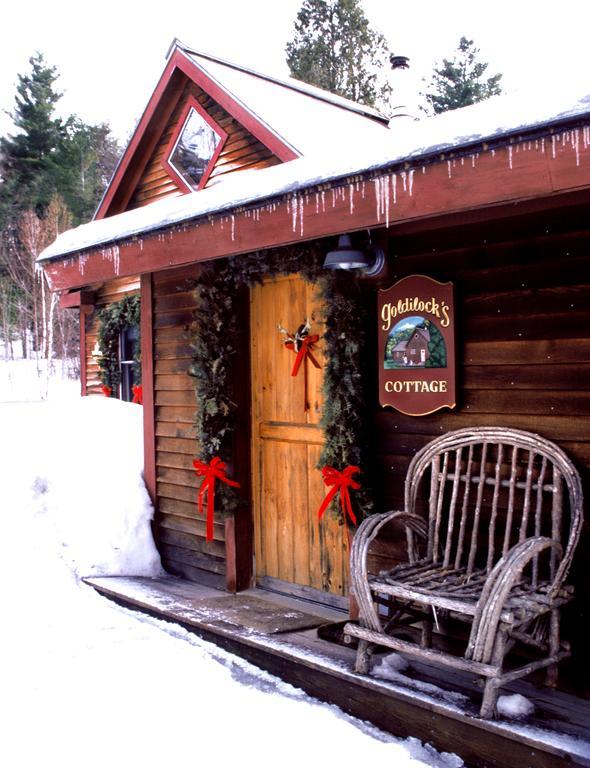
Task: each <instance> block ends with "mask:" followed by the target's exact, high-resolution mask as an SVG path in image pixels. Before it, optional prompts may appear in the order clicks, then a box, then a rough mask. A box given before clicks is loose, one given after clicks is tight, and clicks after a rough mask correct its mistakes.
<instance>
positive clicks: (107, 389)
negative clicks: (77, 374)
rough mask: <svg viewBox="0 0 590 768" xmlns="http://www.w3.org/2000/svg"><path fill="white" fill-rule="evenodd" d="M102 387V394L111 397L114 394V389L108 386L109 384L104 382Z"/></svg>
mask: <svg viewBox="0 0 590 768" xmlns="http://www.w3.org/2000/svg"><path fill="white" fill-rule="evenodd" d="M101 389H102V394H103V395H104V396H105V397H110V396H111V395H112V394H113V390H112V389H111V388H110V387H109V386H108V384H103V385H102V387H101Z"/></svg>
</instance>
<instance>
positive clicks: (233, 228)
mask: <svg viewBox="0 0 590 768" xmlns="http://www.w3.org/2000/svg"><path fill="white" fill-rule="evenodd" d="M235 239H236V217H235V216H234V215H233V213H232V215H231V240H232V243H233V242H234V240H235Z"/></svg>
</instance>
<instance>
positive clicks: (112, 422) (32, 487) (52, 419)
mask: <svg viewBox="0 0 590 768" xmlns="http://www.w3.org/2000/svg"><path fill="white" fill-rule="evenodd" d="M0 418H1V420H2V427H3V433H4V436H7V435H10V436H11V437H10V439H7V438H6V437H4V439H3V440H2V441H1V444H0V461H1V463H2V467H3V474H4V473H6V477H7V478H8V479H9V480H10V482H8V483H6V482H4V483H3V487H2V489H1V490H0V493H1V494H2V495H3V496H4V499H3V504H2V509H4V510H8V509H12V510H18V514H17V513H15V515H16V519H15V521H14V525H15V526H16V527H17V529H18V528H20V529H21V530H20V532H19V533H18V534H16V541H20V540H22V538H23V537H25V538H24V540H25V541H26V540H27V539H34V538H36V537H35V536H34V535H33V532H35V531H38V530H39V529H40V528H41V529H43V530H42V536H41V539H40V541H39V551H37V552H36V555H35V556H36V557H41V558H42V559H45V558H46V557H48V558H50V559H51V558H55V555H56V552H57V553H59V556H60V558H61V560H62V561H63V562H64V563H65V564H67V566H68V568H69V570H70V571H71V573H73V574H74V575H75V576H76V577H80V576H89V575H131V574H134V575H144V576H153V575H156V574H159V573H160V572H161V570H160V569H161V566H160V560H159V556H158V553H157V551H156V549H155V545H154V543H153V539H152V535H151V530H150V520H151V517H152V514H153V509H152V505H151V502H150V499H149V496H148V494H147V491H146V489H145V486H144V483H143V479H142V469H143V444H142V432H143V430H142V408H141V406H138V405H133V404H130V403H123V402H121V401H119V400H115V399H108V398H102V397H85V398H77V399H72V400H70V401H67V402H66V401H64V402H57V403H37V404H20V403H11V404H0ZM23 509H24V512H23V511H22V510H23ZM23 528H29V529H31V530H28V531H25V530H22V529H23ZM46 539H48V540H49V541H47V540H46ZM12 554H13V555H14V556H15V557H16V560H17V562H16V563H15V567H17V568H18V569H19V570H20V569H22V567H23V563H22V558H23V551H22V549H21V547H20V546H16V547H15V551H14V552H12Z"/></svg>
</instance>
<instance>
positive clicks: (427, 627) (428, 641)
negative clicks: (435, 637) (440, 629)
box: [420, 619, 432, 648]
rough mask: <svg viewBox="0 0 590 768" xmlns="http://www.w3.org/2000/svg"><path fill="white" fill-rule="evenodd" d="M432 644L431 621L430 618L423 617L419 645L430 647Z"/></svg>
mask: <svg viewBox="0 0 590 768" xmlns="http://www.w3.org/2000/svg"><path fill="white" fill-rule="evenodd" d="M431 645H432V621H430V619H424V621H423V622H422V628H421V635H420V647H421V648H430V647H431Z"/></svg>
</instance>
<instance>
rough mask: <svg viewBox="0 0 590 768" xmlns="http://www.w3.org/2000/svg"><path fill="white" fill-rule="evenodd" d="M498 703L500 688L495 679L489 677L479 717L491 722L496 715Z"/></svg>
mask: <svg viewBox="0 0 590 768" xmlns="http://www.w3.org/2000/svg"><path fill="white" fill-rule="evenodd" d="M497 701H498V686H497V685H496V681H495V679H494V678H493V677H488V679H487V680H486V684H485V688H484V691H483V699H482V702H481V709H480V710H479V716H480V717H481V718H483V719H485V720H490V719H491V718H493V717H494V715H495V714H496V703H497Z"/></svg>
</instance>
